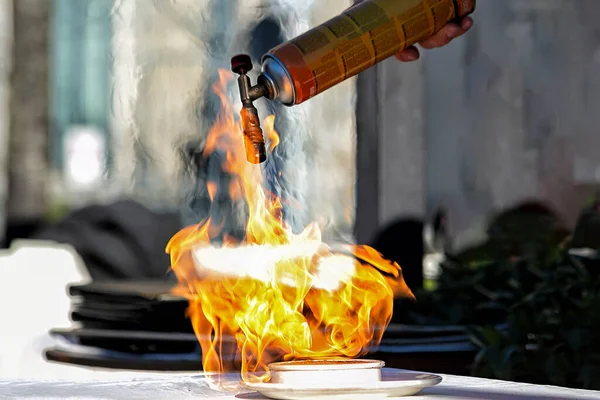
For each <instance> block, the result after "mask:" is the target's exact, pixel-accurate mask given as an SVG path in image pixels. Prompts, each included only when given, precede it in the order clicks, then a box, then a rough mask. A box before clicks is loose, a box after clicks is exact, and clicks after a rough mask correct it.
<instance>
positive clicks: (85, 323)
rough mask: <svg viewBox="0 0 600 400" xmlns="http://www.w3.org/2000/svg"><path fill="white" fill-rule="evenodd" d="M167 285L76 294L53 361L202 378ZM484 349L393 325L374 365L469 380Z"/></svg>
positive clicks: (458, 336) (99, 287)
mask: <svg viewBox="0 0 600 400" xmlns="http://www.w3.org/2000/svg"><path fill="white" fill-rule="evenodd" d="M172 287H173V285H172V284H171V283H165V282H115V283H110V282H97V283H92V284H88V285H79V286H71V287H70V288H69V294H70V295H71V297H72V298H73V306H72V312H71V318H72V320H73V321H74V322H75V323H76V324H77V325H78V326H77V328H74V329H68V330H59V329H55V330H52V331H51V332H50V333H51V335H52V336H53V337H55V338H57V339H58V345H57V346H56V347H54V348H52V349H48V350H47V351H46V357H47V359H48V360H51V361H56V362H64V363H71V364H78V365H85V366H93V367H105V368H119V369H136V370H153V371H198V370H201V369H202V357H201V351H200V348H199V345H198V340H197V338H196V336H195V335H194V332H193V329H192V326H191V323H190V320H189V319H188V318H187V317H186V315H185V311H186V309H187V306H188V302H187V300H186V299H184V298H182V297H178V296H175V295H173V294H171V293H170V292H171V289H172ZM231 340H233V339H231ZM475 351H476V348H475V347H474V346H473V344H472V343H471V342H470V340H469V338H468V336H467V334H466V332H465V328H464V327H461V326H430V327H427V326H408V325H390V326H389V327H388V328H387V330H386V332H385V335H384V338H383V341H382V342H381V345H380V346H379V347H377V348H373V349H372V351H371V352H370V354H368V355H367V357H368V358H376V359H379V360H383V361H385V362H386V365H387V366H388V367H392V368H403V369H412V370H418V371H430V372H434V373H452V374H462V373H468V367H469V364H470V363H471V362H472V360H473V357H474V355H475Z"/></svg>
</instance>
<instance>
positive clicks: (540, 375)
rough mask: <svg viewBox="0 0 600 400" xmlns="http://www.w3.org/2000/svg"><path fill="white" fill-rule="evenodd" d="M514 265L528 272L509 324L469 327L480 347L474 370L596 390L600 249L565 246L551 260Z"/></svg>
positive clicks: (599, 373) (599, 361)
mask: <svg viewBox="0 0 600 400" xmlns="http://www.w3.org/2000/svg"><path fill="white" fill-rule="evenodd" d="M518 264H521V266H516V267H517V268H527V269H529V270H530V271H531V272H532V274H530V275H529V278H528V279H527V280H526V281H522V283H521V282H518V283H516V287H515V291H514V293H515V294H517V293H518V295H517V296H515V297H514V298H513V300H514V302H513V303H512V304H511V305H510V306H509V307H508V318H507V320H508V329H507V330H505V331H500V330H498V329H495V328H492V327H490V326H479V327H473V328H471V329H470V331H471V338H472V340H473V341H474V343H476V344H477V345H478V346H479V347H480V349H481V350H480V351H479V354H478V356H477V359H476V362H475V364H474V367H473V371H474V373H475V374H477V375H480V376H484V377H491V378H500V379H509V380H520V381H527V382H532V383H540V384H552V385H559V386H572V387H579V388H586V389H596V390H597V389H600V381H599V380H598V379H597V378H599V377H600V343H599V342H598V341H596V340H595V337H596V336H597V333H598V332H600V279H599V277H600V252H597V253H596V254H594V255H593V256H592V257H581V256H574V255H571V254H569V252H568V251H567V250H566V249H565V250H564V251H563V252H562V253H561V255H560V256H559V257H558V258H557V259H556V260H553V261H551V262H547V263H539V262H538V263H535V262H532V261H531V260H530V261H527V260H521V261H520V262H519V263H518ZM535 264H537V265H535ZM525 287H529V288H531V289H529V290H525Z"/></svg>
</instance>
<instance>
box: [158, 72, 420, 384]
mask: <svg viewBox="0 0 600 400" xmlns="http://www.w3.org/2000/svg"><path fill="white" fill-rule="evenodd" d="M219 74H220V81H219V82H217V83H216V84H215V85H214V86H213V89H214V92H215V93H216V94H217V95H218V96H219V98H220V101H221V104H222V108H221V112H220V114H219V116H218V118H217V121H216V123H215V124H214V126H213V127H212V128H211V130H210V132H209V135H208V140H207V145H206V149H205V152H206V153H208V154H210V153H211V152H213V151H215V150H217V149H218V150H220V151H222V152H224V153H225V154H226V162H225V165H224V166H223V167H224V169H225V170H226V171H227V172H229V173H230V174H231V175H232V182H231V184H230V186H229V188H228V190H229V194H230V196H231V198H232V199H234V200H235V199H244V200H245V202H246V204H247V206H248V221H247V225H246V236H245V239H244V240H243V241H242V242H237V241H236V240H235V239H233V238H226V239H225V240H224V242H223V244H222V245H221V247H220V248H216V247H214V246H213V244H211V237H213V234H214V232H215V230H218V229H219V227H218V226H215V224H213V223H212V221H211V219H210V218H209V219H208V220H207V221H206V222H204V223H202V224H199V225H197V226H190V227H187V228H185V229H183V230H181V231H180V232H178V233H177V234H176V235H175V236H174V237H173V238H172V239H171V241H170V242H169V244H168V245H167V252H168V253H169V254H170V256H171V265H172V268H173V271H174V272H175V274H176V275H177V278H178V281H179V283H180V284H179V286H178V288H177V290H176V291H177V292H178V293H179V294H184V295H185V296H187V298H188V299H189V300H190V307H189V309H188V315H189V317H190V319H191V321H192V325H193V327H194V331H195V333H196V336H197V337H198V340H199V342H200V345H201V348H202V357H203V365H204V370H205V372H209V373H210V372H214V373H223V372H228V371H235V370H238V371H239V370H241V372H242V377H243V379H244V380H246V381H250V380H252V381H254V380H266V379H268V368H267V365H268V364H269V363H271V362H273V361H277V360H289V359H318V358H330V357H358V356H361V355H363V354H365V353H366V352H367V351H369V350H372V349H373V347H374V346H377V345H378V344H379V343H380V341H381V337H382V335H383V332H384V330H385V328H386V327H387V325H388V324H389V321H390V319H391V316H392V304H393V299H394V297H395V296H410V297H412V296H413V295H412V293H411V291H410V289H408V287H407V286H406V284H405V282H404V280H403V278H402V271H401V268H400V267H399V266H398V265H397V264H396V263H392V262H389V261H387V260H384V259H383V258H382V257H381V255H380V254H379V253H378V252H377V251H375V250H374V249H372V248H369V247H366V246H349V245H348V246H344V247H341V248H339V249H333V248H331V247H329V246H327V245H325V244H324V243H322V242H321V231H320V229H319V226H318V225H317V224H316V223H313V224H310V225H309V226H307V227H306V229H304V231H303V232H302V233H300V234H294V233H292V231H291V229H289V227H288V226H286V224H285V222H284V221H283V219H282V205H281V201H280V199H279V198H277V197H275V196H270V195H267V193H266V191H265V190H264V189H263V176H262V172H261V169H260V167H259V166H257V165H252V164H250V163H248V162H247V161H246V158H245V153H244V151H245V150H244V144H243V139H242V133H241V125H240V123H239V121H237V120H236V117H235V113H234V111H233V110H232V107H231V105H230V104H229V102H228V100H227V90H226V88H227V84H228V82H229V81H230V80H231V79H233V75H232V74H231V73H229V72H228V71H224V70H221V71H219ZM265 128H266V135H267V137H268V138H269V141H270V143H271V145H270V146H269V148H270V150H271V151H272V150H273V149H274V148H275V147H276V146H277V144H278V143H279V136H278V135H277V133H276V132H275V129H274V117H273V116H270V117H268V118H267V119H266V120H265ZM208 187H209V193H210V197H211V199H214V196H215V193H216V192H217V190H218V188H217V185H216V184H215V183H212V182H211V183H209V185H208Z"/></svg>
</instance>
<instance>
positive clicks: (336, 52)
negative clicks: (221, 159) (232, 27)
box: [231, 0, 475, 163]
mask: <svg viewBox="0 0 600 400" xmlns="http://www.w3.org/2000/svg"><path fill="white" fill-rule="evenodd" d="M473 11H475V0H364V1H362V2H360V3H359V4H357V5H355V6H353V7H351V8H349V9H347V10H346V11H344V12H343V13H342V14H341V15H338V16H337V17H334V18H332V19H330V20H329V21H327V22H325V23H323V24H322V25H319V26H317V27H316V28H313V29H311V30H309V31H308V32H306V33H304V34H302V35H300V36H298V37H296V38H294V39H292V40H289V41H287V42H285V43H282V44H280V45H279V46H277V47H275V48H274V49H272V50H270V51H269V52H268V53H267V54H265V55H264V57H263V58H262V63H261V64H262V70H261V74H260V76H259V77H258V82H257V84H256V85H255V86H252V85H251V84H250V79H249V78H248V76H247V75H246V73H247V72H248V71H250V70H251V69H252V63H251V62H250V57H248V56H247V55H238V56H235V57H233V58H232V60H231V66H232V70H233V71H234V72H236V73H238V74H239V75H240V77H239V80H238V83H239V86H240V95H241V100H242V104H243V107H244V108H246V109H247V110H246V111H245V112H244V113H242V116H243V115H244V114H246V115H248V114H252V115H256V111H255V109H253V108H254V107H253V106H252V102H253V101H254V100H256V99H258V98H260V97H266V98H268V99H270V100H277V101H279V102H281V103H282V104H284V105H287V106H293V105H296V104H300V103H303V102H304V101H306V100H308V99H310V98H312V97H314V96H316V95H318V94H319V93H322V92H324V91H325V90H327V89H329V88H331V87H332V86H335V85H337V84H338V83H340V82H343V81H345V80H346V79H348V78H351V77H353V76H355V75H357V74H358V73H360V72H362V71H364V70H366V69H368V68H370V67H371V66H373V65H375V64H377V63H379V62H381V61H383V60H385V59H387V58H389V57H391V56H393V55H394V54H396V53H398V52H399V51H401V50H403V49H405V48H407V47H409V46H412V45H414V44H416V43H418V42H420V41H422V40H424V39H426V38H428V37H429V36H431V35H433V34H434V33H436V32H438V31H439V30H440V29H441V28H442V27H443V26H444V25H446V24H447V23H448V22H451V21H452V20H457V19H460V18H463V17H465V16H467V15H469V14H471V13H473ZM242 119H243V118H242ZM245 137H246V141H247V145H246V148H247V149H253V148H256V143H254V142H255V141H256V140H257V135H256V132H255V131H254V132H253V135H252V137H253V138H254V139H252V140H251V139H250V138H249V137H248V135H246V134H245ZM250 141H252V142H253V143H252V145H250V143H249V142H250ZM263 146H264V144H263ZM251 158H252V159H253V160H255V161H252V160H251ZM248 160H249V161H251V162H255V163H256V162H262V161H264V156H263V157H256V156H253V157H250V155H249V157H248Z"/></svg>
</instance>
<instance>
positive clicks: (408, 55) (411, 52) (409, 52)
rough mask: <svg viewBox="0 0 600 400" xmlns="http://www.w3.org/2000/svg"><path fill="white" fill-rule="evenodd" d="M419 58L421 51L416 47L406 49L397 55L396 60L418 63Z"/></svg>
mask: <svg viewBox="0 0 600 400" xmlns="http://www.w3.org/2000/svg"><path fill="white" fill-rule="evenodd" d="M419 57H420V54H419V50H418V49H417V48H416V47H415V46H410V47H407V48H406V49H404V50H402V51H400V52H398V53H396V58H397V59H398V60H400V61H404V62H410V61H417V60H418V59H419Z"/></svg>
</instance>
